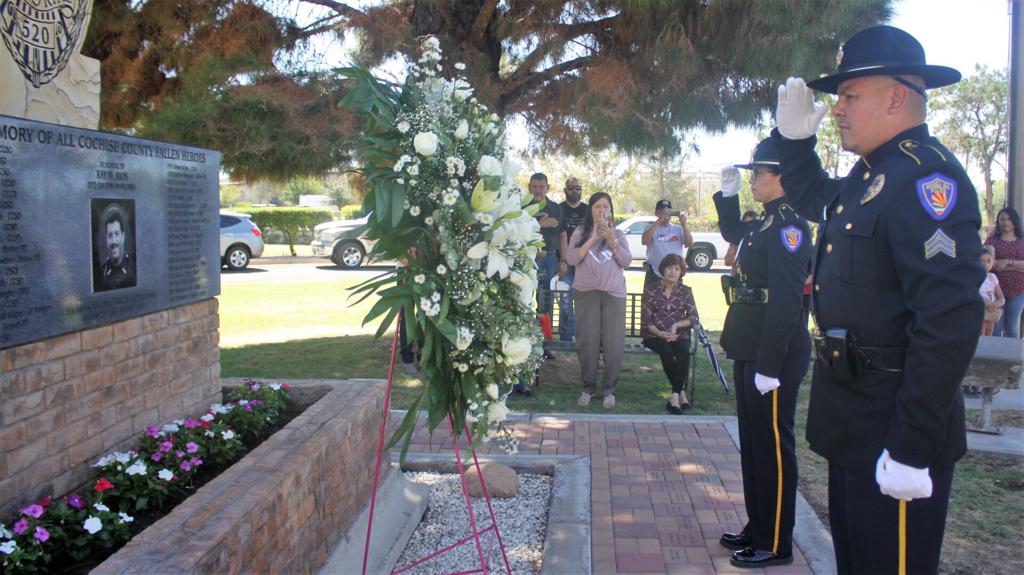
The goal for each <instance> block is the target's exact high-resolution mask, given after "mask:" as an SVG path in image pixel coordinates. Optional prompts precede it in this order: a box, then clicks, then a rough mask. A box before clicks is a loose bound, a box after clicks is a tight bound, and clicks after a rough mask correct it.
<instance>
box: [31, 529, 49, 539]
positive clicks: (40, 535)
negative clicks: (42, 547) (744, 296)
mask: <svg viewBox="0 0 1024 575" xmlns="http://www.w3.org/2000/svg"><path fill="white" fill-rule="evenodd" d="M35 538H36V539H38V540H40V541H46V540H47V539H49V538H50V532H49V531H47V530H46V529H43V528H42V527H39V526H36V533H35Z"/></svg>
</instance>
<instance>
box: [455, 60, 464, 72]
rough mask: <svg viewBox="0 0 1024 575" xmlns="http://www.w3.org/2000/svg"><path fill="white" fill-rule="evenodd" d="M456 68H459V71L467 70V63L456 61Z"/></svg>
mask: <svg viewBox="0 0 1024 575" xmlns="http://www.w3.org/2000/svg"><path fill="white" fill-rule="evenodd" d="M455 69H456V70H459V71H462V70H465V69H466V65H465V64H463V63H462V62H456V63H455Z"/></svg>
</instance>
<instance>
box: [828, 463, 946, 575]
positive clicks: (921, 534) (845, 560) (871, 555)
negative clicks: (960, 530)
mask: <svg viewBox="0 0 1024 575" xmlns="http://www.w3.org/2000/svg"><path fill="white" fill-rule="evenodd" d="M930 474H931V478H932V496H931V497H928V498H927V499H915V500H913V501H900V500H899V499H894V498H892V497H889V496H888V495H883V494H882V492H881V490H879V488H878V483H876V482H875V478H874V477H865V476H863V475H858V474H856V473H853V472H852V471H849V470H848V469H846V468H845V467H841V466H839V465H836V464H835V463H829V466H828V514H829V524H830V525H831V528H832V545H833V547H835V551H836V567H837V572H838V573H839V575H854V574H858V575H859V574H861V573H871V574H876V573H877V574H879V575H885V574H887V573H893V574H898V575H903V574H904V573H905V574H907V575H915V574H918V573H921V574H932V573H937V572H938V570H939V549H940V548H941V547H942V536H943V532H944V531H945V529H946V508H947V507H948V506H949V492H950V488H951V487H952V485H953V468H952V467H950V468H949V469H944V470H940V471H935V470H931V473H930Z"/></svg>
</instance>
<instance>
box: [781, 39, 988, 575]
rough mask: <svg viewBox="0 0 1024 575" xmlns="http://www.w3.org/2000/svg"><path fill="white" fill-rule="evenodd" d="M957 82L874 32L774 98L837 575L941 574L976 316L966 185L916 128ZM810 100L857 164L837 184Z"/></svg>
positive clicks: (962, 445) (973, 230)
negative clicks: (812, 241)
mask: <svg viewBox="0 0 1024 575" xmlns="http://www.w3.org/2000/svg"><path fill="white" fill-rule="evenodd" d="M959 80H960V73H959V72H957V71H956V70H954V69H952V68H947V67H943V66H933V65H928V64H926V63H925V56H924V49H923V48H922V47H921V45H920V44H919V43H918V42H917V40H916V39H914V38H913V37H912V36H911V35H909V34H907V33H906V32H904V31H902V30H899V29H897V28H893V27H890V26H874V27H871V28H867V29H865V30H862V31H860V32H858V33H857V34H855V35H854V36H853V37H851V38H850V39H849V41H847V42H846V44H845V45H844V46H843V47H842V48H841V50H840V57H839V61H838V71H837V72H836V73H834V74H832V75H830V76H826V77H822V78H819V79H817V80H814V81H811V82H808V83H807V84H806V85H805V84H804V82H803V80H801V79H799V78H790V79H789V80H787V82H786V84H785V85H784V86H781V87H780V88H779V103H778V109H777V112H776V120H777V122H778V129H777V130H776V131H774V132H773V136H774V137H775V138H776V139H777V141H778V145H779V149H780V152H781V162H782V182H783V185H784V186H785V188H786V195H787V197H788V198H789V200H790V202H791V203H792V205H793V206H794V207H795V208H796V209H797V210H798V211H799V212H800V213H801V214H802V215H804V216H805V217H807V218H809V219H812V220H820V227H819V238H818V248H817V257H816V264H815V272H814V288H813V293H812V296H813V304H812V305H813V309H814V315H815V319H816V324H817V329H818V331H819V333H818V334H817V335H816V337H815V352H816V354H815V355H816V361H815V366H814V380H813V386H812V388H811V401H810V411H809V415H808V421H807V439H808V442H809V443H810V446H811V449H813V450H814V451H815V452H817V453H818V454H820V455H822V456H824V457H825V458H827V459H828V461H829V518H830V522H831V525H832V540H833V544H834V546H835V551H836V561H837V563H838V571H839V573H841V574H843V573H881V574H884V573H935V572H936V571H937V570H938V562H939V550H940V547H941V544H942V535H943V530H944V529H945V519H946V507H947V503H948V500H949V491H950V485H951V483H952V480H953V466H954V463H955V462H956V461H957V460H958V459H959V458H960V457H961V456H962V455H963V454H964V452H965V451H966V439H965V432H964V403H963V397H962V395H961V393H960V381H961V379H962V378H963V375H964V372H965V370H966V369H967V364H968V363H969V362H970V360H971V357H972V355H973V354H974V349H975V346H976V345H977V342H978V334H979V331H980V330H979V328H978V326H979V325H980V324H981V320H982V315H983V313H984V306H983V304H982V301H981V298H980V296H979V295H978V286H979V285H980V284H981V282H982V280H983V279H984V277H985V273H984V270H983V269H982V267H981V263H980V258H979V256H980V254H981V243H980V241H979V236H978V227H979V225H980V223H981V218H980V214H979V211H978V201H977V196H976V193H975V190H974V186H972V185H971V181H970V179H968V177H967V174H966V173H965V172H964V169H963V167H962V166H961V165H960V163H959V162H958V161H957V159H956V157H954V155H953V154H952V152H950V151H949V150H947V149H946V147H945V146H943V145H942V143H940V142H939V141H938V140H936V139H935V138H934V137H932V136H931V134H929V132H928V126H927V124H925V116H926V108H927V105H926V101H927V95H926V91H925V90H926V89H928V88H935V87H939V86H945V85H948V84H953V83H955V82H957V81H959ZM811 89H814V90H819V91H823V92H828V93H832V94H837V95H838V100H837V103H836V104H835V107H834V108H833V110H832V115H833V116H834V118H835V120H836V123H837V125H838V128H839V131H840V135H841V137H842V143H843V148H845V149H846V150H848V151H851V152H854V153H856V154H857V155H859V156H860V160H859V161H858V162H857V163H856V165H854V167H853V168H852V169H851V171H850V173H849V174H848V175H847V176H846V177H845V178H838V179H831V178H829V177H828V175H827V174H826V173H825V171H824V170H822V168H821V163H820V161H819V159H818V157H817V155H816V154H815V152H814V145H815V137H814V133H815V132H816V130H817V127H818V124H819V122H820V120H821V118H822V117H823V116H824V114H825V112H826V111H827V107H826V106H824V105H823V104H815V103H814V95H813V93H812V92H811Z"/></svg>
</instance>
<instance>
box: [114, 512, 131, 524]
mask: <svg viewBox="0 0 1024 575" xmlns="http://www.w3.org/2000/svg"><path fill="white" fill-rule="evenodd" d="M117 514H118V516H120V517H121V521H123V522H124V523H131V522H132V521H135V518H134V517H132V516H131V515H128V514H127V513H125V512H124V511H119V512H118V513H117Z"/></svg>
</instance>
